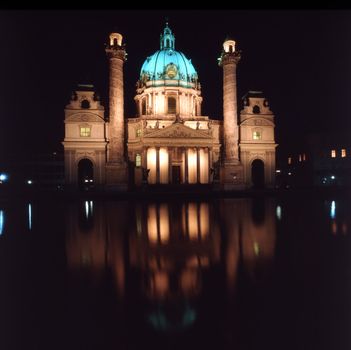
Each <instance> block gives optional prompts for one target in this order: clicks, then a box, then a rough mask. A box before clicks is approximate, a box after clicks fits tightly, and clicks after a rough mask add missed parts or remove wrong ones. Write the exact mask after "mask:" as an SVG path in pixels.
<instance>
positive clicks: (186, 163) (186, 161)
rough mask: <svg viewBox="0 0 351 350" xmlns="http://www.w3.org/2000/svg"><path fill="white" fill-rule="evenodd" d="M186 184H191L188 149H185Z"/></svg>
mask: <svg viewBox="0 0 351 350" xmlns="http://www.w3.org/2000/svg"><path fill="white" fill-rule="evenodd" d="M184 152H185V174H184V175H185V181H184V182H185V183H186V184H187V183H188V182H189V180H188V149H187V148H185V151H184Z"/></svg>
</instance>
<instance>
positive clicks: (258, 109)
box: [252, 105, 261, 114]
mask: <svg viewBox="0 0 351 350" xmlns="http://www.w3.org/2000/svg"><path fill="white" fill-rule="evenodd" d="M252 112H254V113H255V114H260V113H261V111H260V107H259V106H257V105H256V106H254V107H253V108H252Z"/></svg>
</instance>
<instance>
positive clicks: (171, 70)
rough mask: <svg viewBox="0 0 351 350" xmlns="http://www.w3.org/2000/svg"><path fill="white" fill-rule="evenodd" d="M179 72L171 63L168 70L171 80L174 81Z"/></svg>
mask: <svg viewBox="0 0 351 350" xmlns="http://www.w3.org/2000/svg"><path fill="white" fill-rule="evenodd" d="M177 71H178V70H177V66H176V65H175V64H173V63H170V64H169V65H168V66H167V68H166V74H167V76H168V78H170V79H173V78H174V77H175V76H176V75H177Z"/></svg>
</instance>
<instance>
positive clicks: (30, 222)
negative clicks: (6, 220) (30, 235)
mask: <svg viewBox="0 0 351 350" xmlns="http://www.w3.org/2000/svg"><path fill="white" fill-rule="evenodd" d="M28 227H29V229H30V230H31V229H32V204H30V203H29V204H28Z"/></svg>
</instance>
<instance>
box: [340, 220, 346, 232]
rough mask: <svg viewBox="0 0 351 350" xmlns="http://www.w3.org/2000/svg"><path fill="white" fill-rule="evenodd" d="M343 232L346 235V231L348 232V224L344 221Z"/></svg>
mask: <svg viewBox="0 0 351 350" xmlns="http://www.w3.org/2000/svg"><path fill="white" fill-rule="evenodd" d="M341 232H342V233H343V234H344V235H346V233H347V224H346V222H343V223H342V226H341Z"/></svg>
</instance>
